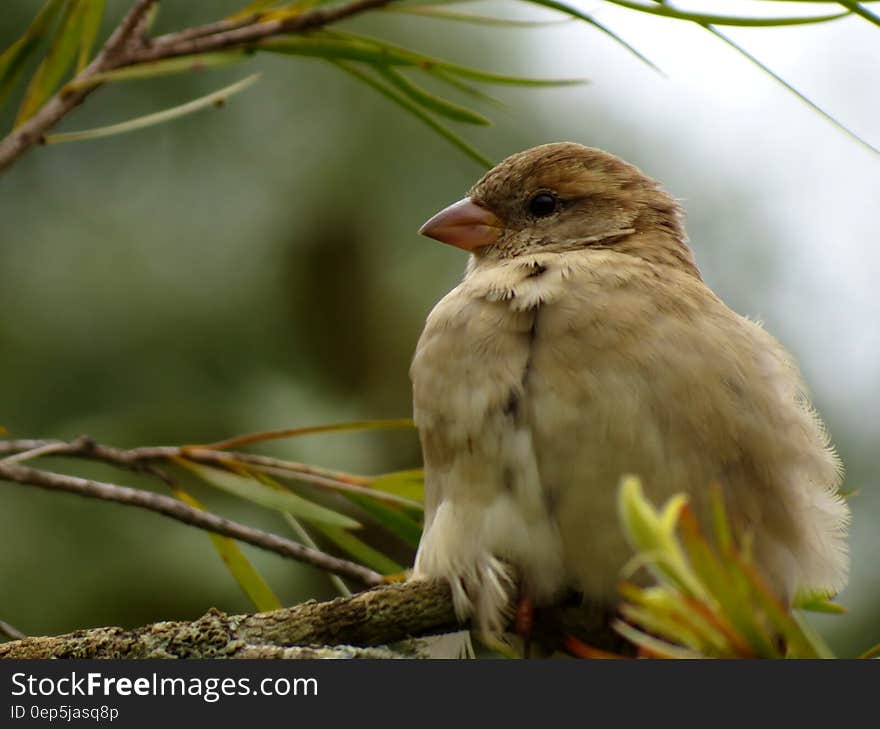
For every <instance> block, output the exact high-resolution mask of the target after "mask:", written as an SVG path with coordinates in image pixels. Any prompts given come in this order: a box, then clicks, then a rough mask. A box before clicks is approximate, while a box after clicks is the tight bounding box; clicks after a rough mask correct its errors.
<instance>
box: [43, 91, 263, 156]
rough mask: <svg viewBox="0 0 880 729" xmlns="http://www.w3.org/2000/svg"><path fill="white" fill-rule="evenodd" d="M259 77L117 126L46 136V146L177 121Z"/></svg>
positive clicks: (221, 100)
mask: <svg viewBox="0 0 880 729" xmlns="http://www.w3.org/2000/svg"><path fill="white" fill-rule="evenodd" d="M259 77H260V75H259V74H254V75H253V76H248V77H247V78H244V79H242V80H241V81H238V82H236V83H234V84H232V85H231V86H226V87H225V88H222V89H220V90H219V91H215V92H214V93H212V94H208V95H207V96H202V97H200V98H198V99H193V100H192V101H188V102H187V103H185V104H181V105H180V106H174V107H172V108H170V109H164V110H163V111H157V112H155V113H153V114H146V115H145V116H139V117H136V118H135V119H129V120H128V121H124V122H120V123H119V124H110V125H109V126H106V127H97V128H96V129H83V130H82V131H78V132H61V133H59V134H48V135H46V144H60V143H62V142H83V141H86V140H88V139H98V138H100V137H112V136H115V135H117V134H125V133H126V132H133V131H135V130H136V129H144V128H145V127H152V126H155V125H156V124H162V123H163V122H167V121H171V120H172V119H179V118H180V117H182V116H186V115H188V114H192V113H193V112H196V111H200V110H201V109H206V108H208V107H213V106H217V105H218V104H223V103H225V102H226V100H227V99H229V97H231V96H233V95H235V94H237V93H239V92H240V91H244V90H245V89H246V88H248V87H249V86H250V85H251V84H253V83H255V82H256V80H257V79H258V78H259Z"/></svg>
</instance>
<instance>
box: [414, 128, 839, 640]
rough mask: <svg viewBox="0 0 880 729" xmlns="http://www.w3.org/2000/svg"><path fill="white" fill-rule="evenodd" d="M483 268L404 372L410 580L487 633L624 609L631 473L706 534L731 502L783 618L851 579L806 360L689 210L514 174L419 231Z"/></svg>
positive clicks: (601, 162)
mask: <svg viewBox="0 0 880 729" xmlns="http://www.w3.org/2000/svg"><path fill="white" fill-rule="evenodd" d="M420 233H422V234H423V235H425V236H428V237H430V238H434V239H436V240H439V241H441V242H443V243H447V244H449V245H452V246H456V247H458V248H461V249H463V250H465V251H467V252H468V253H469V254H470V257H469V260H468V263H467V268H466V272H465V275H464V279H463V280H462V281H461V283H460V284H459V285H458V286H456V287H455V288H454V289H453V290H452V291H451V292H450V293H449V294H447V295H446V296H445V297H444V298H443V299H441V300H440V302H439V303H438V304H437V305H436V306H435V307H434V309H433V310H432V311H431V313H430V315H429V316H428V319H427V322H426V324H425V327H424V330H423V332H422V334H421V337H420V339H419V342H418V345H417V348H416V352H415V356H414V358H413V361H412V367H411V371H410V375H411V379H412V383H413V409H414V418H415V422H416V425H417V427H418V431H419V436H420V441H421V446H422V452H423V457H424V467H425V528H424V532H423V535H422V538H421V542H420V545H419V548H418V552H417V555H416V560H415V566H414V570H413V575H414V577H415V578H442V579H445V580H447V581H448V582H449V584H450V585H451V589H452V596H453V601H454V605H455V609H456V614H457V616H458V617H459V619H460V620H462V621H466V620H468V619H470V620H471V621H472V624H473V625H474V626H475V627H476V628H477V629H478V630H479V631H480V632H482V633H483V634H484V635H487V636H493V635H494V636H497V635H499V634H501V633H503V631H504V630H505V628H506V626H507V624H508V622H509V620H510V617H511V614H512V612H513V610H514V608H515V605H516V600H517V599H519V600H523V599H525V600H528V601H531V602H532V603H533V604H535V605H543V604H551V603H553V602H554V601H557V600H559V599H561V597H562V596H564V595H570V594H571V593H572V592H574V593H579V594H580V595H582V596H583V598H584V600H585V601H591V602H594V603H601V604H609V605H613V604H615V603H616V601H617V600H616V594H617V586H618V583H619V580H620V573H621V569H622V568H623V566H624V564H625V563H626V562H627V560H628V559H629V558H630V557H631V551H630V549H629V547H628V546H627V542H626V540H625V537H624V535H623V532H622V530H621V528H620V526H619V522H618V515H617V507H616V491H617V486H618V483H619V482H620V480H621V477H623V476H624V475H627V474H634V475H637V476H639V477H640V478H641V479H642V481H643V483H644V488H645V491H646V494H647V495H648V496H649V497H651V498H652V500H654V501H655V503H659V502H660V501H663V500H665V499H667V498H668V497H670V496H672V495H673V494H676V493H680V492H684V493H686V494H687V495H688V498H689V501H690V504H691V508H692V509H693V510H694V512H695V514H696V515H697V518H698V519H700V520H702V521H703V522H704V523H706V522H707V520H708V519H709V510H710V494H711V490H712V485H713V484H720V486H721V489H722V493H723V496H724V499H725V503H726V506H727V509H728V511H729V513H730V517H731V520H732V523H733V525H734V526H735V528H736V529H737V531H738V532H739V533H742V534H748V535H749V537H750V539H751V540H752V554H753V559H754V562H755V565H756V566H757V568H758V569H759V571H760V573H762V575H763V577H764V579H765V581H766V583H767V584H768V586H769V587H770V588H771V590H772V591H773V592H774V593H775V594H776V596H778V597H779V599H780V600H783V601H785V602H786V603H787V604H790V603H791V601H792V600H793V598H794V596H795V594H796V593H798V592H799V591H800V590H814V591H821V592H823V593H836V592H838V591H839V590H840V589H842V588H843V586H844V585H845V583H846V579H847V571H848V555H847V546H846V531H847V524H848V521H849V510H848V507H847V505H846V503H845V501H844V500H843V498H842V497H841V495H840V493H839V490H838V489H839V486H840V483H841V480H842V466H841V463H840V461H839V460H838V458H837V456H836V455H835V452H834V450H833V449H832V447H831V446H830V444H829V438H828V435H827V434H826V430H825V428H824V426H823V424H822V422H821V421H820V420H819V417H818V416H817V414H816V412H815V411H814V410H813V408H812V406H811V404H810V402H809V400H808V396H807V391H806V387H805V385H804V383H803V381H802V379H801V376H800V374H799V372H798V368H797V366H796V364H795V362H794V360H793V359H792V357H791V356H790V355H789V354H788V353H787V352H786V351H785V350H784V349H783V347H782V346H781V345H780V344H779V343H778V342H777V341H776V340H775V339H774V338H773V337H772V336H770V335H769V334H768V333H767V332H766V331H765V330H764V329H763V328H762V327H761V325H760V324H759V323H757V322H755V321H752V320H750V319H747V318H745V317H743V316H740V315H739V314H737V313H735V312H734V311H732V310H731V309H729V308H728V307H727V306H726V305H725V304H724V303H723V302H722V301H721V300H720V299H719V298H718V297H717V296H716V295H715V294H714V293H713V292H712V291H711V289H710V288H709V287H708V286H707V285H706V283H705V282H704V281H703V280H702V277H701V274H700V271H699V270H698V268H697V266H696V264H695V261H694V256H693V253H692V251H691V248H690V247H689V245H688V239H687V235H686V233H685V228H684V223H683V212H682V209H681V207H680V205H679V204H678V202H677V201H676V200H675V199H674V198H673V197H671V196H670V195H669V194H668V193H667V192H666V191H665V190H664V189H663V188H662V187H661V185H660V184H659V183H658V182H656V181H655V180H653V179H651V178H650V177H648V176H647V175H646V174H644V173H643V172H642V171H640V170H639V169H637V168H636V167H634V166H633V165H631V164H628V163H627V162H624V161H623V160H621V159H620V158H618V157H616V156H614V155H612V154H609V153H608V152H604V151H602V150H600V149H594V148H590V147H585V146H582V145H579V144H575V143H555V144H546V145H543V146H539V147H535V148H534V149H529V150H526V151H524V152H520V153H518V154H514V155H513V156H511V157H508V158H507V159H505V160H504V161H503V162H501V163H500V164H498V165H497V166H496V167H495V168H493V169H492V170H490V171H489V172H488V173H486V175H485V176H484V177H483V178H482V179H481V180H479V181H478V182H477V183H476V184H475V185H474V186H473V188H471V190H470V192H469V193H468V195H467V197H465V198H464V199H462V200H460V201H459V202H456V203H454V204H453V205H450V206H449V207H447V208H446V209H444V210H443V211H441V212H440V213H438V214H437V215H435V216H434V217H432V218H431V219H430V220H429V221H428V222H427V223H425V224H424V226H423V227H422V228H421V230H420Z"/></svg>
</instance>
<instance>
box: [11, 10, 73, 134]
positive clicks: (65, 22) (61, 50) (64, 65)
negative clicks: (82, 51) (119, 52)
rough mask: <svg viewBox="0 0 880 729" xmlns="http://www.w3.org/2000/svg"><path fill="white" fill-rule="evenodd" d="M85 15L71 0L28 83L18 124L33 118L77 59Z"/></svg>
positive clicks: (16, 123) (16, 121) (17, 119)
mask: <svg viewBox="0 0 880 729" xmlns="http://www.w3.org/2000/svg"><path fill="white" fill-rule="evenodd" d="M81 25H82V14H81V13H80V12H79V5H78V4H77V3H76V2H73V0H71V2H68V4H67V6H66V7H65V9H64V14H63V15H62V17H61V21H60V22H59V24H58V29H57V30H56V31H55V38H54V39H53V41H52V45H51V46H50V48H49V52H48V53H47V54H46V57H45V58H44V59H43V61H42V62H41V63H40V65H39V66H38V67H37V70H36V72H35V73H34V76H33V78H32V79H31V82H30V83H29V84H28V88H27V91H26V92H25V95H24V99H23V100H22V102H21V107H20V109H19V111H18V117H17V118H16V120H15V126H20V125H21V124H24V122H26V121H27V120H28V119H30V118H31V117H32V116H33V115H34V114H36V113H37V111H38V110H39V109H40V107H41V106H42V105H43V104H44V103H45V102H46V100H47V99H48V98H49V97H50V96H51V95H52V92H54V91H55V89H56V87H57V86H58V84H60V83H61V79H62V78H64V74H66V73H67V70H68V69H69V68H70V66H71V64H72V63H73V61H74V58H76V53H77V50H78V49H79V44H80V37H81V33H80V26H81Z"/></svg>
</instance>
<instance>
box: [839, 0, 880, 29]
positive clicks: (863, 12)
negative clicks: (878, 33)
mask: <svg viewBox="0 0 880 729" xmlns="http://www.w3.org/2000/svg"><path fill="white" fill-rule="evenodd" d="M838 5H842V6H843V7H845V8H846V9H847V10H849V11H850V12H851V13H855V14H856V15H860V16H861V17H863V18H864V19H865V20H867V21H868V22H869V23H873V24H874V25H878V26H880V17H878V16H876V15H874V13H872V12H871V11H870V10H868V8H866V7H863V6H862V5H861V3H858V2H854V1H853V0H840V2H838Z"/></svg>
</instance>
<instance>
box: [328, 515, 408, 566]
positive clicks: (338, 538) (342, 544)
mask: <svg viewBox="0 0 880 729" xmlns="http://www.w3.org/2000/svg"><path fill="white" fill-rule="evenodd" d="M314 526H315V529H317V530H318V531H319V532H321V533H322V534H323V535H324V536H325V537H327V539H329V540H330V541H331V542H333V543H334V544H335V545H336V546H337V547H339V548H340V549H342V550H344V551H345V552H347V553H348V554H349V555H351V556H352V557H354V558H355V559H356V560H357V561H358V562H360V563H361V564H362V565H365V566H366V567H370V568H371V569H374V570H376V571H377V572H381V573H382V574H383V575H394V574H397V573H399V572H403V567H402V566H401V565H399V564H397V562H395V561H394V560H393V559H391V558H390V557H386V556H385V555H384V554H382V553H381V552H380V551H379V550H378V549H374V548H373V547H371V546H370V545H369V544H366V543H365V542H363V541H361V540H360V539H358V538H357V537H356V536H355V535H354V534H351V533H350V532H347V531H345V530H344V529H340V528H339V527H334V526H328V525H327V524H315V525H314Z"/></svg>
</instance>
